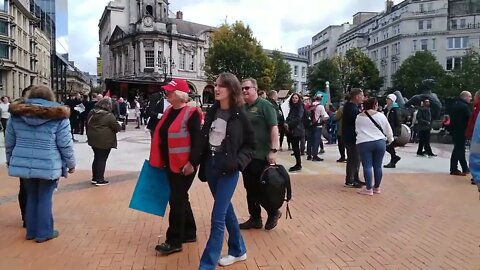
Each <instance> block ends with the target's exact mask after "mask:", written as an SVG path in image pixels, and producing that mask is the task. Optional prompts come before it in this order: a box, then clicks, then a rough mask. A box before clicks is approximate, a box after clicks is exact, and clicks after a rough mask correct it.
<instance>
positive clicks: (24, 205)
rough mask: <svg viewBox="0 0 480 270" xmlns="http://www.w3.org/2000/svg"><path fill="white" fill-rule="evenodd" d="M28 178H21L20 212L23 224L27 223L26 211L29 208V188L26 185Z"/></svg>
mask: <svg viewBox="0 0 480 270" xmlns="http://www.w3.org/2000/svg"><path fill="white" fill-rule="evenodd" d="M26 180H27V179H24V178H20V190H19V191H18V204H19V205H20V213H21V214H22V220H23V224H25V217H26V212H25V211H26V209H27V189H26V187H25V181H26ZM24 227H25V226H24Z"/></svg>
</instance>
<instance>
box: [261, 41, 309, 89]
mask: <svg viewBox="0 0 480 270" xmlns="http://www.w3.org/2000/svg"><path fill="white" fill-rule="evenodd" d="M264 51H265V53H266V54H267V55H268V56H272V54H273V51H272V50H266V49H265V50H264ZM280 54H281V55H282V56H283V59H284V60H285V62H287V63H288V64H289V65H290V68H291V69H292V73H291V79H292V81H293V85H292V88H293V91H294V92H296V93H301V94H305V91H306V89H307V88H306V87H307V72H308V58H307V57H305V56H302V55H298V54H294V53H287V52H280ZM276 90H282V89H276Z"/></svg>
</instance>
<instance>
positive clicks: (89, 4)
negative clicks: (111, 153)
mask: <svg viewBox="0 0 480 270" xmlns="http://www.w3.org/2000/svg"><path fill="white" fill-rule="evenodd" d="M130 1H133V0H130ZM108 2H109V1H108V0H84V1H76V0H71V1H70V2H69V37H70V50H69V53H70V58H71V60H73V61H75V62H76V63H77V65H78V67H79V68H80V69H82V70H86V71H90V72H95V67H96V64H95V61H96V57H97V56H98V21H99V19H100V17H101V15H102V13H103V9H104V7H105V5H107V4H108ZM170 3H171V4H170V9H171V10H172V11H174V12H175V11H177V10H181V11H183V18H184V20H187V21H192V22H197V23H202V24H206V25H212V26H218V25H220V24H222V23H223V22H225V20H226V21H227V22H229V23H233V22H234V21H236V20H241V21H244V22H245V23H247V24H248V25H250V27H251V28H252V30H253V33H254V35H255V37H257V39H258V40H260V42H261V43H262V45H263V46H264V47H265V48H269V49H281V50H283V51H287V52H293V53H295V52H296V50H297V48H298V47H300V46H303V45H307V44H309V42H310V41H311V37H312V36H313V35H315V34H316V33H318V32H319V31H321V30H322V29H323V28H325V27H327V26H328V25H331V24H341V23H343V22H347V21H350V22H351V17H352V15H353V14H355V13H357V12H359V11H381V10H382V8H383V7H384V6H383V5H384V3H383V1H379V0H362V1H359V0H337V1H328V0H170Z"/></svg>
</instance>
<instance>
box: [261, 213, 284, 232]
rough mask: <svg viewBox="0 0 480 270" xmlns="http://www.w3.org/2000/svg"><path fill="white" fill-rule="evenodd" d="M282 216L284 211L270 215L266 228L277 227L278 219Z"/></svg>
mask: <svg viewBox="0 0 480 270" xmlns="http://www.w3.org/2000/svg"><path fill="white" fill-rule="evenodd" d="M281 217H282V212H280V210H278V211H277V214H276V215H275V216H273V217H268V219H267V223H265V230H271V229H273V228H275V227H277V224H278V220H279V219H280V218H281Z"/></svg>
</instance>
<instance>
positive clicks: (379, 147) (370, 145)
mask: <svg viewBox="0 0 480 270" xmlns="http://www.w3.org/2000/svg"><path fill="white" fill-rule="evenodd" d="M357 147H358V152H360V160H361V161H362V167H363V176H364V177H365V184H366V186H367V189H372V167H373V174H374V178H375V188H378V187H380V183H381V182H382V176H383V172H382V162H383V156H384V155H385V151H386V148H387V146H386V143H385V140H378V141H372V142H364V143H360V144H358V145H357Z"/></svg>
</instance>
